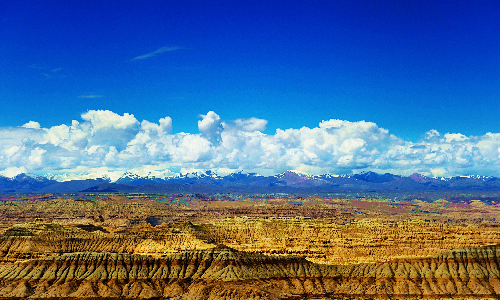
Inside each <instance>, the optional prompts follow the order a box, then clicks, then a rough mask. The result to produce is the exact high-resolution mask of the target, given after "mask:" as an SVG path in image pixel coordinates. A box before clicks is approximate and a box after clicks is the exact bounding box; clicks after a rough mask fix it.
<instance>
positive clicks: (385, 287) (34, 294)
mask: <svg viewBox="0 0 500 300" xmlns="http://www.w3.org/2000/svg"><path fill="white" fill-rule="evenodd" d="M499 258H500V246H488V247H483V248H464V249H457V250H453V251H449V252H444V253H441V254H439V255H435V256H432V257H425V258H417V259H398V260H393V261H390V262H387V263H382V264H359V265H345V266H331V265H321V264H314V263H311V262H309V261H307V260H305V259H303V258H299V257H290V256H280V257H277V256H266V255H262V254H252V253H246V252H239V251H236V250H234V249H231V248H228V247H223V246H222V247H216V248H213V249H208V250H194V251H185V252H180V253H176V254H173V255H170V256H167V257H162V258H154V257H148V256H142V255H133V254H117V253H98V252H78V253H71V254H64V255H61V256H49V257H46V258H42V259H33V260H28V261H24V262H22V261H21V262H16V263H4V264H3V265H1V266H0V295H1V296H2V297H7V298H13V299H14V298H26V297H29V298H31V299H37V298H39V299H42V298H43V299H49V298H74V299H79V298H85V299H87V298H94V299H97V298H101V299H115V298H122V299H123V298H129V299H130V298H144V299H148V298H149V299H199V300H208V299H307V298H310V299H312V298H314V299H318V298H320V299H321V297H322V299H343V298H346V299H347V298H349V299H413V298H414V299H437V298H439V299H445V298H450V299H451V298H453V299H457V298H463V299H488V298H491V299H498V298H500V297H499V295H500V259H499Z"/></svg>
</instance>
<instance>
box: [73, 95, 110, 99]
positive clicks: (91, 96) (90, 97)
mask: <svg viewBox="0 0 500 300" xmlns="http://www.w3.org/2000/svg"><path fill="white" fill-rule="evenodd" d="M102 97H104V96H103V95H80V96H78V98H85V99H95V98H102Z"/></svg>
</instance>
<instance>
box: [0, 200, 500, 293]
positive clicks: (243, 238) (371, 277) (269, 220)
mask: <svg viewBox="0 0 500 300" xmlns="http://www.w3.org/2000/svg"><path fill="white" fill-rule="evenodd" d="M303 203H304V204H305V205H302V206H296V205H293V204H290V203H288V202H286V201H284V200H282V199H273V200H272V201H266V202H264V203H262V202H261V203H255V202H248V201H243V202H242V203H235V202H225V201H211V202H201V201H194V202H192V203H191V204H190V205H172V204H168V205H167V204H164V203H159V202H156V201H151V200H145V201H141V200H131V199H127V198H125V197H110V198H108V199H104V200H98V201H75V200H71V199H55V200H49V201H31V202H30V201H25V202H17V203H16V202H12V203H6V202H4V203H2V204H0V206H2V207H0V208H1V209H2V210H0V213H2V214H3V216H4V218H3V222H2V226H3V230H2V231H1V235H0V297H7V298H26V297H29V298H30V299H42V298H43V299H48V298H73V299H80V298H94V299H118V298H120V299H124V298H125V299H127V298H130V299H131V298H134V299H135V298H151V299H204V300H206V299H436V298H439V299H447V298H449V299H451V298H453V299H457V298H463V299H485V298H491V299H497V298H498V297H500V281H499V280H500V269H499V268H500V267H499V266H500V261H499V260H500V246H497V245H500V226H499V225H498V224H497V223H496V219H497V217H498V216H500V215H499V214H498V212H499V207H498V206H497V205H485V204H484V203H482V202H480V201H472V202H471V203H461V204H452V203H448V202H446V201H441V200H440V201H436V202H435V203H420V202H418V201H415V202H412V203H409V204H408V203H402V204H399V203H398V204H397V205H395V204H394V203H391V202H384V201H375V202H372V201H359V200H351V201H350V200H345V199H335V200H332V199H328V200H324V199H323V200H322V199H313V198H311V199H304V201H303ZM421 211H422V212H424V213H420V212H421ZM415 212H417V213H415ZM152 223H157V224H153V225H155V226H153V225H151V224H152Z"/></svg>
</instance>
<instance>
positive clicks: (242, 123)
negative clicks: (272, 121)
mask: <svg viewBox="0 0 500 300" xmlns="http://www.w3.org/2000/svg"><path fill="white" fill-rule="evenodd" d="M234 124H235V125H236V128H237V129H238V130H241V131H250V132H251V131H264V130H266V125H267V120H264V119H258V118H248V119H236V120H234Z"/></svg>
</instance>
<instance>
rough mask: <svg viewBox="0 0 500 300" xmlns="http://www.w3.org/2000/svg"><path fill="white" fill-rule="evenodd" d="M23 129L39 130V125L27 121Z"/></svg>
mask: <svg viewBox="0 0 500 300" xmlns="http://www.w3.org/2000/svg"><path fill="white" fill-rule="evenodd" d="M21 127H24V128H32V129H40V123H38V122H35V121H29V122H28V123H26V124H24V125H23V126H21Z"/></svg>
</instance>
